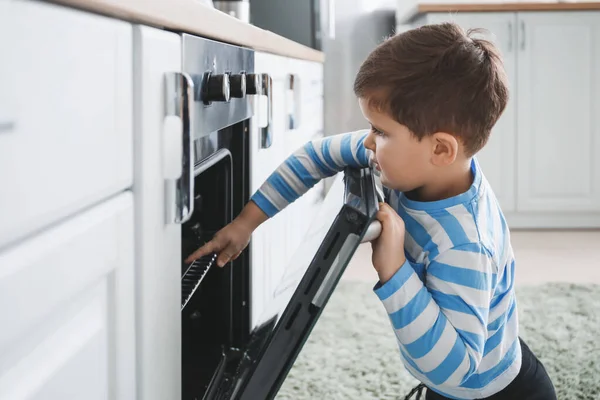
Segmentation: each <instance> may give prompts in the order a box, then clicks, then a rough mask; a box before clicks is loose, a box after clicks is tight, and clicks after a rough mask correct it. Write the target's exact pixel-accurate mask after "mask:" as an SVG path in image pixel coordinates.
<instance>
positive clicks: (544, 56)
mask: <svg viewBox="0 0 600 400" xmlns="http://www.w3.org/2000/svg"><path fill="white" fill-rule="evenodd" d="M518 20H519V36H520V37H519V48H520V51H519V66H518V76H519V89H518V91H517V92H516V94H517V102H518V104H519V116H518V131H519V135H518V142H517V144H518V147H517V148H518V157H519V159H518V164H519V167H520V168H519V175H518V178H517V180H518V208H519V210H522V211H563V210H564V211H583V212H589V211H596V212H598V211H600V159H599V158H598V155H599V154H600V79H599V77H600V13H596V12H589V13H588V12H573V13H542V12H538V13H519V15H518Z"/></svg>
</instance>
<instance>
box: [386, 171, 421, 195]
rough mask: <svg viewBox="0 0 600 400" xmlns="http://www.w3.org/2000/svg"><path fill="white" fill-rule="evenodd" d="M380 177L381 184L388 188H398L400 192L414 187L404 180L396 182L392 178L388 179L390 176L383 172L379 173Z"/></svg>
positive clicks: (408, 190)
mask: <svg viewBox="0 0 600 400" xmlns="http://www.w3.org/2000/svg"><path fill="white" fill-rule="evenodd" d="M379 179H380V180H381V184H382V185H383V186H385V187H386V188H388V189H392V190H397V191H399V192H410V191H411V190H413V189H414V187H412V185H407V184H406V183H404V182H396V181H393V180H391V179H388V177H387V176H385V174H383V173H381V174H380V175H379Z"/></svg>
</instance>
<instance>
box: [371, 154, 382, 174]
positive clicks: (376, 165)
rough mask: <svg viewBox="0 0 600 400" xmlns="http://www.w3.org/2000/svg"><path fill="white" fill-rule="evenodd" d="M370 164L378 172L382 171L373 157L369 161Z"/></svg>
mask: <svg viewBox="0 0 600 400" xmlns="http://www.w3.org/2000/svg"><path fill="white" fill-rule="evenodd" d="M369 164H371V166H372V167H374V168H375V169H376V170H377V171H381V167H380V166H379V164H378V163H377V161H376V160H375V158H374V157H371V158H370V159H369Z"/></svg>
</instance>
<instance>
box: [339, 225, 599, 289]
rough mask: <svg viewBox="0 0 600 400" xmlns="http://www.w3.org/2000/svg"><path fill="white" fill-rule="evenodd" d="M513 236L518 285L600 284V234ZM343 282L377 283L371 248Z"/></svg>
mask: <svg viewBox="0 0 600 400" xmlns="http://www.w3.org/2000/svg"><path fill="white" fill-rule="evenodd" d="M511 236H512V245H513V249H514V252H515V258H516V262H517V266H516V269H517V277H516V284H517V285H536V284H542V283H546V282H573V283H597V284H600V230H598V231H512V232H511ZM342 279H347V280H359V281H368V282H373V284H374V283H375V282H377V274H376V273H375V270H374V269H373V266H372V264H371V246H370V244H363V245H361V246H360V247H359V249H358V251H357V252H356V253H355V255H354V258H353V259H352V261H351V262H350V264H349V265H348V268H347V269H346V272H345V273H344V276H343V278H342Z"/></svg>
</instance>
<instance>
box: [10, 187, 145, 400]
mask: <svg viewBox="0 0 600 400" xmlns="http://www.w3.org/2000/svg"><path fill="white" fill-rule="evenodd" d="M133 274H134V270H133V198H132V196H131V193H130V192H126V193H124V194H122V195H120V196H119V197H117V198H114V199H112V200H109V201H107V202H106V203H103V204H101V205H99V206H97V207H95V208H94V209H92V210H90V211H88V212H86V213H84V214H81V215H79V216H77V217H75V218H72V219H69V220H66V221H65V222H63V223H61V224H60V225H58V226H56V227H55V228H53V229H52V230H49V231H47V232H45V233H43V234H40V235H37V236H34V237H31V238H30V239H29V240H27V241H26V242H23V243H21V244H19V245H18V246H13V247H10V248H8V249H6V250H5V251H4V252H2V253H0V314H1V315H2V316H3V324H2V330H0V353H1V354H2V359H1V362H0V398H2V399H67V398H86V399H87V398H93V399H105V398H113V399H119V400H130V399H133V398H135V396H136V373H135V336H134V316H135V314H134V292H133Z"/></svg>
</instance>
